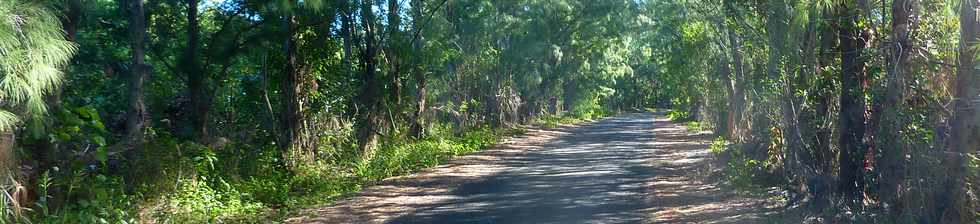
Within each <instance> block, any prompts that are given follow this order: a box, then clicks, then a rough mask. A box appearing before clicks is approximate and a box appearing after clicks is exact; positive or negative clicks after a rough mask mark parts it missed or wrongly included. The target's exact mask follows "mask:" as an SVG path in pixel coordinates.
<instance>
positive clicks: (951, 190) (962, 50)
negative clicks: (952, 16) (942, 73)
mask: <svg viewBox="0 0 980 224" xmlns="http://www.w3.org/2000/svg"><path fill="white" fill-rule="evenodd" d="M977 7H978V2H977V1H974V0H965V1H962V2H961V3H960V46H959V56H958V59H959V66H958V69H957V70H956V71H957V73H956V94H955V96H954V99H953V117H952V118H951V119H950V126H951V127H950V129H951V130H950V134H951V136H950V139H949V149H950V151H951V153H950V154H948V158H946V161H947V164H948V165H947V166H948V169H949V175H948V178H949V179H948V181H947V185H946V186H948V187H946V188H945V189H946V190H944V191H943V192H942V195H940V201H943V202H945V203H943V206H942V207H940V214H941V216H940V219H939V223H966V222H971V221H973V220H974V214H973V211H975V210H971V208H969V207H968V206H967V196H966V194H967V191H968V189H967V188H968V186H969V185H967V184H966V181H965V180H964V178H965V177H966V173H967V172H968V171H967V167H966V161H967V160H966V154H969V153H976V152H977V150H980V114H978V113H980V112H978V109H977V105H978V102H980V97H978V96H980V69H977V55H978V54H977V50H976V47H975V45H976V44H977V43H976V40H977V38H980V22H978V21H977V19H978V18H977Z"/></svg>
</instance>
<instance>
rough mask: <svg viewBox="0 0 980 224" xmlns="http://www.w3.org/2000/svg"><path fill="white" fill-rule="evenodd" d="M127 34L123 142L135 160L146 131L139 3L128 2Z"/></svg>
mask: <svg viewBox="0 0 980 224" xmlns="http://www.w3.org/2000/svg"><path fill="white" fill-rule="evenodd" d="M129 4H130V5H129V7H130V9H129V13H130V15H129V30H130V31H129V32H130V48H131V49H130V51H131V53H130V55H131V61H130V63H131V64H130V68H129V72H130V77H129V85H128V87H129V89H128V92H127V96H128V98H129V104H128V106H127V112H126V114H127V118H126V134H125V139H126V140H125V143H126V147H127V148H128V151H127V153H126V155H127V156H126V157H127V158H128V159H131V160H132V159H135V158H136V156H138V155H139V151H141V150H142V148H143V143H144V139H143V132H144V129H145V128H146V116H147V111H146V102H145V100H144V98H143V95H144V88H143V83H144V82H145V80H146V73H147V65H146V63H145V58H144V57H145V56H144V47H145V43H144V42H145V40H146V16H145V15H144V12H143V0H130V1H129Z"/></svg>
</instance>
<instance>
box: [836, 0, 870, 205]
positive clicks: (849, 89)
mask: <svg viewBox="0 0 980 224" xmlns="http://www.w3.org/2000/svg"><path fill="white" fill-rule="evenodd" d="M838 12H839V13H840V14H839V15H838V19H839V23H838V32H839V36H838V38H840V51H841V69H842V71H841V77H840V79H841V93H840V117H839V119H840V120H839V121H838V122H839V126H838V128H839V129H838V131H839V132H840V142H839V144H840V155H839V158H838V160H839V164H840V171H839V172H840V173H839V178H840V182H839V186H838V187H839V188H838V194H839V195H840V196H841V197H842V198H843V199H844V200H845V201H846V203H848V204H849V205H852V206H859V205H860V202H861V200H862V199H863V191H864V186H865V180H864V168H865V152H866V150H867V147H866V146H865V144H864V142H863V139H864V134H865V133H864V132H865V122H866V118H865V111H866V110H867V109H866V107H867V105H866V102H865V98H864V87H863V83H865V82H866V80H867V74H866V71H865V66H866V62H865V60H866V59H865V58H864V55H863V54H862V52H864V50H865V48H866V47H867V38H868V36H867V33H866V32H864V31H863V30H862V29H861V28H860V27H858V22H859V21H860V18H859V16H860V11H859V10H857V9H854V8H851V6H849V5H848V4H847V3H842V4H841V5H840V8H839V9H838Z"/></svg>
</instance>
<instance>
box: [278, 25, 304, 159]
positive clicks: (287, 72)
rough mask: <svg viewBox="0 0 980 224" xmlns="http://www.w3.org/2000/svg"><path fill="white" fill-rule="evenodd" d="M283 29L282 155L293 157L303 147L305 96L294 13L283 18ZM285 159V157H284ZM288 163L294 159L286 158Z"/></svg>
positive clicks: (281, 90)
mask: <svg viewBox="0 0 980 224" xmlns="http://www.w3.org/2000/svg"><path fill="white" fill-rule="evenodd" d="M283 29H285V31H286V39H285V41H284V42H283V50H284V51H285V52H284V53H285V55H286V65H285V69H284V70H283V74H282V75H283V76H282V77H283V79H282V89H280V97H281V101H282V104H283V114H282V120H281V121H280V122H281V123H282V128H280V130H282V133H281V134H282V139H281V140H280V141H281V142H282V143H283V145H281V147H282V150H283V151H282V153H283V155H284V156H289V155H291V154H290V153H292V152H294V151H296V150H299V149H298V148H299V147H301V146H302V141H301V137H302V128H303V126H302V122H303V119H304V118H303V109H302V102H301V100H302V99H301V97H302V94H303V92H302V91H303V89H302V87H301V86H300V81H301V80H300V79H301V77H300V76H301V75H300V71H299V66H298V65H299V64H298V63H299V62H298V61H297V55H296V37H295V34H294V30H295V29H296V17H295V15H293V13H292V12H288V13H287V14H286V15H285V16H283ZM284 158H285V157H284ZM286 159H287V161H289V160H291V159H294V158H286Z"/></svg>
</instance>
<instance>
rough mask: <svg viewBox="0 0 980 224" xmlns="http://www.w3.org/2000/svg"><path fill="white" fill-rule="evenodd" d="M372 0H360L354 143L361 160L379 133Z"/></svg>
mask: <svg viewBox="0 0 980 224" xmlns="http://www.w3.org/2000/svg"><path fill="white" fill-rule="evenodd" d="M372 5H373V3H372V1H371V0H363V1H361V16H360V18H361V27H362V28H363V32H364V35H363V36H362V39H363V41H364V47H363V48H362V49H361V54H360V55H361V69H362V71H361V72H362V73H363V74H362V76H361V89H360V92H359V93H358V96H357V102H358V103H357V105H358V108H357V116H358V121H357V142H358V151H359V152H360V153H361V158H362V160H365V161H368V160H371V157H373V156H374V149H375V148H376V147H377V144H378V137H379V136H380V135H381V129H380V127H381V122H382V121H381V119H382V117H381V116H380V115H379V114H378V113H380V112H379V111H378V110H379V107H380V106H381V101H382V99H381V98H382V95H381V91H382V90H383V89H382V88H381V85H382V83H381V80H380V77H378V74H377V68H378V62H377V57H378V42H377V41H378V37H376V36H375V35H376V34H377V27H376V23H375V21H374V11H373V9H372V8H371V7H372Z"/></svg>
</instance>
